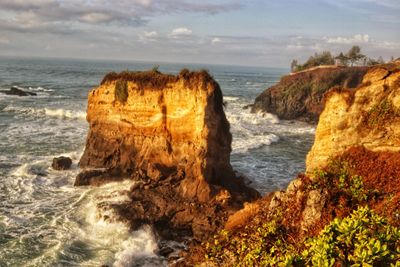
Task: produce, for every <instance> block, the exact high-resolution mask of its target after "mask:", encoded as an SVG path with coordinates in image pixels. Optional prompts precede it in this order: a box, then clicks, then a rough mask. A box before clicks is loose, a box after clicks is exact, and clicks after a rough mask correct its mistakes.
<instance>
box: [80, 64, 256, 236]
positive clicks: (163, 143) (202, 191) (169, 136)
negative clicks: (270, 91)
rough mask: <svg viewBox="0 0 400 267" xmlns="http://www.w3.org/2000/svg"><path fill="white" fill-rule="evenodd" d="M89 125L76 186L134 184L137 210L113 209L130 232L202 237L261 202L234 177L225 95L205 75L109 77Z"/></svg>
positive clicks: (93, 96) (95, 97)
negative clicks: (143, 228) (245, 205)
mask: <svg viewBox="0 0 400 267" xmlns="http://www.w3.org/2000/svg"><path fill="white" fill-rule="evenodd" d="M87 120H88V122H89V124H90V130H89V134H88V137H87V143H86V148H85V152H84V154H83V156H82V158H81V160H80V167H81V168H83V169H86V171H85V170H84V171H83V173H82V174H81V175H79V176H78V177H77V180H76V185H84V184H99V183H102V182H107V176H109V179H108V180H110V181H115V180H118V177H126V178H130V179H134V180H136V181H137V183H136V184H135V185H134V186H133V187H132V188H131V193H130V195H131V199H132V203H131V204H129V205H124V206H118V207H117V206H115V207H113V208H114V209H115V210H117V211H118V213H119V214H120V217H121V219H125V220H127V221H129V222H130V223H131V224H132V226H133V227H137V226H139V225H140V224H142V223H151V224H153V225H155V226H156V227H157V226H160V227H159V228H160V229H159V230H160V231H159V232H160V233H161V234H171V233H173V232H174V231H170V230H169V229H170V228H174V229H182V230H186V231H188V232H190V233H192V234H193V235H194V236H195V237H198V238H200V237H201V236H203V235H204V233H205V232H210V231H214V230H215V229H217V228H218V227H220V226H221V225H222V223H223V221H224V218H225V216H226V212H227V211H229V210H232V209H233V210H234V209H237V208H238V207H240V205H241V204H242V202H243V201H245V200H249V199H252V198H253V197H257V192H255V191H254V190H252V189H249V188H248V187H247V186H245V185H244V183H243V180H242V179H241V178H238V177H236V176H235V174H234V172H233V170H232V167H231V165H230V152H231V140H232V136H231V134H230V132H229V123H228V121H227V119H226V117H225V114H224V111H223V103H222V93H221V90H220V88H219V86H218V84H217V83H216V82H215V81H214V79H213V78H212V77H211V76H210V75H209V74H208V73H207V72H205V71H202V72H189V71H187V70H183V71H182V72H181V73H180V74H179V75H178V76H173V75H165V74H161V73H159V72H157V71H148V72H123V73H120V74H116V73H110V74H108V75H107V76H106V77H105V78H104V79H103V81H102V83H101V85H100V86H99V87H98V88H96V89H94V90H92V91H91V92H90V93H89V102H88V111H87ZM93 169H95V170H93ZM222 207H223V208H222ZM166 229H167V231H164V230H166Z"/></svg>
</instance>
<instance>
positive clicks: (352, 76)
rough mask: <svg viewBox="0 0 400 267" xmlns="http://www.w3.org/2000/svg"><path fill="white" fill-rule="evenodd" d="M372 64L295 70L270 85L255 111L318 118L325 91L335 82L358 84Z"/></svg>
mask: <svg viewBox="0 0 400 267" xmlns="http://www.w3.org/2000/svg"><path fill="white" fill-rule="evenodd" d="M367 69H368V67H337V68H317V69H313V70H309V71H302V72H299V73H293V74H291V75H286V76H283V77H282V78H281V80H280V81H279V83H278V84H276V85H274V86H272V87H270V88H268V89H266V90H265V91H264V92H262V93H261V94H260V95H259V96H257V98H256V99H255V102H254V105H253V106H252V111H253V112H258V111H263V112H269V113H273V114H276V115H278V117H279V118H280V119H286V120H293V119H296V120H302V121H306V122H310V123H316V122H318V118H319V115H320V113H321V112H322V110H323V108H324V101H323V99H324V93H325V92H327V91H328V90H329V89H330V88H332V87H334V86H341V87H345V88H356V87H357V86H359V85H360V83H361V81H362V78H363V76H364V74H365V72H366V71H367Z"/></svg>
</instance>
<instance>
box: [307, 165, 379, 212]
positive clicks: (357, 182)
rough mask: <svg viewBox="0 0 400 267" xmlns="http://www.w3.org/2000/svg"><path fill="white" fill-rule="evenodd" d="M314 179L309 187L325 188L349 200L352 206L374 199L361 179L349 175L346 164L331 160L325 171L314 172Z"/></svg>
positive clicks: (371, 192) (357, 176) (372, 193)
mask: <svg viewBox="0 0 400 267" xmlns="http://www.w3.org/2000/svg"><path fill="white" fill-rule="evenodd" d="M314 177H315V179H314V180H313V181H312V183H311V184H310V185H308V186H309V187H317V188H324V187H327V188H329V190H330V191H331V193H332V194H333V195H340V196H342V197H345V198H346V199H348V200H350V201H351V202H352V204H353V205H358V204H361V203H363V202H365V201H367V200H369V199H371V198H373V197H374V193H375V192H373V191H371V190H367V189H366V188H365V187H364V182H363V177H361V176H359V175H351V174H350V171H349V166H348V163H347V162H344V161H341V160H334V159H331V160H330V162H329V164H328V167H327V170H326V171H321V170H319V171H316V172H315V173H314Z"/></svg>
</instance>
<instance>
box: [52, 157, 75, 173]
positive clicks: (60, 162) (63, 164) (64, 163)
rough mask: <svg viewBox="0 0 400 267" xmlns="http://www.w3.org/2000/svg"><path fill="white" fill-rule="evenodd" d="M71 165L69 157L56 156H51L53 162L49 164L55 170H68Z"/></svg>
mask: <svg viewBox="0 0 400 267" xmlns="http://www.w3.org/2000/svg"><path fill="white" fill-rule="evenodd" d="M71 165H72V160H71V159H70V158H69V157H63V156H61V157H57V158H53V163H52V164H51V167H53V169H55V170H58V171H60V170H68V169H69V168H71Z"/></svg>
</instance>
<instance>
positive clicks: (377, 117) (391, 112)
mask: <svg viewBox="0 0 400 267" xmlns="http://www.w3.org/2000/svg"><path fill="white" fill-rule="evenodd" d="M399 116H400V110H399V109H398V108H396V107H395V106H393V104H392V102H391V101H389V100H387V99H384V100H382V101H381V102H380V103H378V104H376V105H375V106H373V107H372V108H371V109H370V110H369V111H368V113H367V116H366V121H367V124H368V126H370V127H375V126H379V127H381V126H383V125H385V124H386V123H388V122H390V121H391V120H392V119H393V118H395V117H399Z"/></svg>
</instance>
